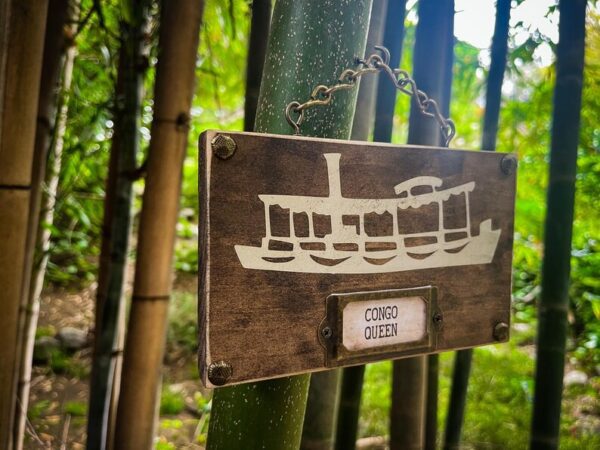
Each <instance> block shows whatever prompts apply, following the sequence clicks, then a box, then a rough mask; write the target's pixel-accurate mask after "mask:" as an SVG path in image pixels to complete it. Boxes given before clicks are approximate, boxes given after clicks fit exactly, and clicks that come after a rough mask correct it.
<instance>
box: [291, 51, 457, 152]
mask: <svg viewBox="0 0 600 450" xmlns="http://www.w3.org/2000/svg"><path fill="white" fill-rule="evenodd" d="M375 49H376V50H378V51H379V52H380V53H373V54H372V55H370V56H369V57H368V58H367V59H366V60H358V61H357V62H358V64H359V68H358V69H356V70H353V69H346V70H344V71H343V72H342V74H341V75H340V77H339V78H338V81H337V83H336V84H334V85H333V86H326V85H323V84H320V85H318V86H317V87H316V88H314V89H313V91H312V93H311V94H310V99H309V100H307V101H306V102H304V103H300V102H296V101H294V102H290V103H289V104H288V105H287V106H286V108H285V118H286V120H287V121H288V123H289V124H290V126H291V127H292V128H293V129H294V134H296V135H299V134H300V126H301V125H302V122H304V111H306V110H307V109H309V108H312V107H314V106H326V105H329V104H330V103H331V101H332V100H333V94H335V93H336V92H337V91H347V90H350V89H353V88H354V87H355V86H356V84H357V82H358V80H359V79H360V77H362V76H363V75H366V74H370V73H379V72H382V73H384V74H385V75H387V77H388V78H389V79H390V80H391V81H392V83H394V86H395V87H396V89H398V90H399V91H400V92H403V93H404V94H406V95H409V96H411V97H413V98H414V99H415V103H416V105H417V107H418V108H419V111H420V112H421V114H423V115H424V116H427V117H432V118H434V119H435V120H436V121H437V123H438V124H439V126H440V130H441V132H442V135H443V136H444V143H445V146H446V147H448V145H450V141H452V138H454V135H455V134H456V127H455V125H454V121H453V120H452V119H450V118H447V117H444V116H443V115H442V113H441V112H440V107H439V106H438V104H437V102H436V101H435V100H433V99H432V98H429V97H428V96H427V94H426V93H425V92H423V91H421V90H419V89H418V88H417V83H416V82H415V80H413V79H412V78H411V77H410V75H409V74H408V72H406V71H405V70H402V69H392V68H391V67H390V66H389V62H390V52H389V50H388V49H387V48H385V47H381V46H375ZM292 114H295V115H296V118H295V119H294V118H293V117H292Z"/></svg>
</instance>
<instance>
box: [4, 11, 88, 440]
mask: <svg viewBox="0 0 600 450" xmlns="http://www.w3.org/2000/svg"><path fill="white" fill-rule="evenodd" d="M69 3H70V2H69V0H50V1H49V4H48V6H49V8H48V11H49V14H48V21H47V25H46V36H45V40H44V56H43V68H42V76H41V83H40V95H39V100H38V119H37V127H36V133H35V144H34V153H33V167H32V172H31V198H30V202H29V217H30V219H29V225H28V230H27V244H26V252H27V253H26V258H25V264H26V266H25V273H26V274H27V273H31V276H30V284H29V288H28V289H26V290H25V291H24V292H25V295H24V296H23V300H24V304H23V308H22V312H21V316H22V317H21V320H22V322H23V328H24V332H23V338H22V340H21V342H20V353H21V355H22V356H21V363H20V367H19V379H18V385H17V402H18V404H17V411H16V413H15V426H14V433H15V437H14V442H15V448H16V449H21V448H22V446H23V435H24V431H25V422H26V414H27V406H28V403H29V387H30V384H29V383H30V378H31V363H32V359H33V346H34V342H35V331H36V328H37V321H38V315H39V309H40V295H41V292H42V287H43V284H44V275H45V272H46V264H47V262H48V250H49V247H50V230H49V229H48V227H47V226H45V225H42V226H40V213H41V215H42V217H41V222H42V223H43V224H51V223H52V221H53V217H54V204H55V198H56V191H57V189H58V177H59V173H60V166H61V160H62V157H61V155H62V148H63V143H64V134H65V130H66V121H67V109H68V93H69V91H70V84H71V78H72V77H71V75H72V71H73V61H74V58H75V48H74V47H72V46H71V44H72V42H71V40H70V39H68V38H67V36H73V35H74V33H75V28H76V25H75V22H74V20H69V16H71V17H70V18H71V19H74V18H75V10H76V9H77V8H71V9H70V8H69ZM67 21H69V22H70V25H68V26H66V23H67ZM62 56H65V58H62ZM61 72H62V73H63V77H62V80H61V81H60V85H59V88H58V89H57V85H58V84H59V78H60V73H61ZM57 91H58V92H59V95H60V97H61V98H60V101H58V99H57V95H56V92H57ZM59 104H60V105H59ZM57 110H58V119H57V123H56V126H53V123H54V122H55V116H56V111H57ZM52 130H54V139H51V134H52ZM51 142H52V143H53V149H50V145H51ZM49 153H50V154H51V158H50V166H49V169H48V171H46V161H47V160H48V154H49ZM44 179H45V180H46V181H44ZM43 185H45V189H44V186H43ZM44 190H45V192H44V193H43V194H42V191H44Z"/></svg>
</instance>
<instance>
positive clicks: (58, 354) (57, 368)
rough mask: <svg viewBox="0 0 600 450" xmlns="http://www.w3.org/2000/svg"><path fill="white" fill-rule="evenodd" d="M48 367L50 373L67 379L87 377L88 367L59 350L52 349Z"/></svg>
mask: <svg viewBox="0 0 600 450" xmlns="http://www.w3.org/2000/svg"><path fill="white" fill-rule="evenodd" d="M48 365H49V367H50V369H51V370H52V372H54V373H56V374H61V375H66V376H69V377H74V378H79V379H84V378H86V377H87V376H88V375H89V372H90V368H89V365H88V364H86V363H84V362H83V361H81V360H79V359H78V358H75V357H73V356H72V355H69V354H67V353H65V352H64V351H63V350H61V349H54V350H52V352H51V353H50V359H49V361H48Z"/></svg>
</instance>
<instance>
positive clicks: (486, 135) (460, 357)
mask: <svg viewBox="0 0 600 450" xmlns="http://www.w3.org/2000/svg"><path fill="white" fill-rule="evenodd" d="M510 7H511V0H498V1H497V2H496V20H495V25H494V35H493V37H492V47H491V63H490V71H489V74H488V79H487V88H486V95H485V113H484V119H483V133H482V140H481V148H482V149H483V150H490V151H494V150H495V149H496V138H497V135H498V120H499V118H500V102H501V100H502V82H503V80H504V70H505V68H506V56H507V51H508V30H509V22H510ZM472 359H473V350H472V349H466V350H459V351H457V352H456V356H455V359H454V369H453V372H452V389H451V392H450V402H449V404H448V415H447V416H446V431H445V437H444V449H457V448H459V445H460V436H461V431H462V426H463V422H464V416H465V406H466V403H467V389H468V386H469V375H470V372H471V361H472Z"/></svg>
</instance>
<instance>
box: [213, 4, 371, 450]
mask: <svg viewBox="0 0 600 450" xmlns="http://www.w3.org/2000/svg"><path fill="white" fill-rule="evenodd" d="M370 9H371V1H370V0H358V1H354V2H350V3H344V4H341V3H340V2H334V1H327V2H323V1H319V0H302V1H293V0H279V1H277V2H276V4H275V8H274V10H273V17H272V21H271V33H270V36H269V44H268V47H267V56H266V61H265V69H264V72H263V78H262V85H261V90H260V97H259V101H258V108H257V116H256V122H255V130H256V131H259V132H269V133H278V134H291V132H292V130H291V128H290V127H289V125H288V124H287V122H286V120H285V117H284V108H285V105H286V104H288V103H289V102H291V101H294V100H300V101H304V99H306V98H308V95H309V94H310V90H311V89H312V88H313V87H315V86H317V85H319V84H322V83H323V82H328V81H333V80H336V79H337V78H338V77H339V75H340V73H341V71H342V70H343V69H345V68H347V67H350V66H353V65H354V59H355V57H356V56H357V55H363V54H364V50H365V41H366V36H367V27H368V19H369V13H370ZM315 11H318V14H315ZM342 14H343V15H344V16H345V17H349V18H350V17H351V18H352V20H339V18H340V16H341V15H342ZM290 28H293V30H294V33H293V35H292V34H291V33H290ZM342 37H343V38H342ZM282 55H284V56H283V59H281V58H282ZM355 102H356V92H355V91H353V92H349V93H348V95H343V96H339V97H336V100H335V102H333V103H332V104H331V105H330V106H328V107H327V108H321V109H315V111H311V120H310V121H307V122H306V123H305V124H304V125H303V129H302V133H303V134H304V135H308V136H321V137H330V138H338V139H348V137H349V136H350V128H351V125H352V119H353V114H354V106H355ZM309 378H310V377H309V376H308V375H300V376H295V377H287V378H280V379H276V380H269V381H265V382H261V383H249V384H245V385H241V386H233V387H224V388H219V389H217V390H216V391H215V393H214V397H213V409H212V417H211V422H210V428H209V434H208V449H211V450H214V449H251V448H264V449H273V450H275V449H277V450H279V449H296V448H298V446H299V445H300V439H301V434H302V425H303V417H304V410H305V405H306V399H307V390H308V385H309ZM256 405H260V406H259V407H258V408H257V407H256Z"/></svg>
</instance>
